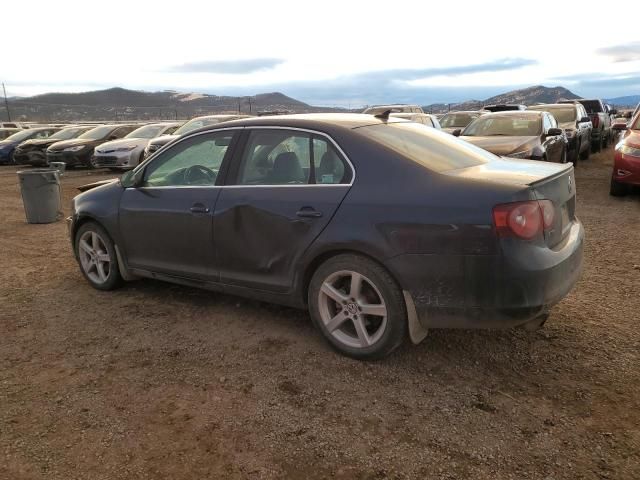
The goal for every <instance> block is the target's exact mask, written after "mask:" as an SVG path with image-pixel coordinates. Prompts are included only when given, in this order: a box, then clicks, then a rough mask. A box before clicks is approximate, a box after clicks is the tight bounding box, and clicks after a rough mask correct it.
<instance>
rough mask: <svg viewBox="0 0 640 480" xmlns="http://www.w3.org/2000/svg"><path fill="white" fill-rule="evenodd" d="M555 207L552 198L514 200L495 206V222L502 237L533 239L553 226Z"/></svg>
mask: <svg viewBox="0 0 640 480" xmlns="http://www.w3.org/2000/svg"><path fill="white" fill-rule="evenodd" d="M554 219H555V209H554V207H553V203H552V202H551V201H550V200H540V201H539V202H538V201H536V200H532V201H529V202H514V203H505V204H503V205H496V206H495V207H493V223H494V224H495V227H496V232H497V233H498V235H499V236H501V237H517V238H522V239H524V240H531V239H533V238H535V237H536V236H537V235H540V234H542V233H543V231H544V230H548V229H550V228H551V227H552V226H553V221H554Z"/></svg>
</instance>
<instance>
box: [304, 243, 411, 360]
mask: <svg viewBox="0 0 640 480" xmlns="http://www.w3.org/2000/svg"><path fill="white" fill-rule="evenodd" d="M308 301H309V312H310V314H311V318H312V320H313V322H314V324H315V325H316V327H318V329H319V330H320V331H321V332H322V334H323V335H324V337H325V338H326V339H327V340H328V341H329V343H330V344H331V345H332V346H333V347H334V348H335V349H336V350H337V351H339V352H340V353H342V354H344V355H347V356H349V357H352V358H356V359H360V360H375V359H379V358H382V357H385V356H387V355H389V354H390V353H391V352H393V351H394V350H395V349H396V348H398V347H399V346H400V344H401V343H402V341H403V340H404V338H405V336H406V330H407V314H406V309H405V304H404V299H403V296H402V291H401V290H400V288H399V287H398V285H397V284H396V282H395V281H394V279H393V278H392V277H391V275H389V273H388V272H387V271H386V270H385V269H384V268H383V267H382V266H380V265H379V264H377V263H375V262H373V261H371V260H369V259H368V258H365V257H362V256H359V255H354V254H345V255H338V256H336V257H333V258H331V259H329V260H327V261H326V262H325V263H323V264H322V265H321V266H320V267H319V268H318V270H316V272H315V274H314V275H313V278H312V279H311V283H310V285H309V292H308Z"/></svg>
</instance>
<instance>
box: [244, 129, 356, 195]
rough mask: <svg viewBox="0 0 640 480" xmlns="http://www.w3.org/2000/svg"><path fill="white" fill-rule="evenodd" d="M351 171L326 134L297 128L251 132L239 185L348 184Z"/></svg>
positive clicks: (245, 150)
mask: <svg viewBox="0 0 640 480" xmlns="http://www.w3.org/2000/svg"><path fill="white" fill-rule="evenodd" d="M349 172H350V170H348V169H347V168H346V167H345V164H344V161H343V160H342V158H341V157H340V155H339V154H338V153H337V152H336V150H335V148H334V147H333V145H332V144H331V143H330V142H329V141H327V140H326V139H325V138H324V137H320V136H315V135H312V134H310V133H306V132H300V131H294V130H280V129H278V130H275V129H274V130H267V129H264V130H263V129H256V130H253V131H251V132H250V133H249V138H248V141H247V143H246V147H245V149H244V152H243V154H242V159H241V162H240V167H239V172H238V182H237V183H238V184H239V185H304V184H340V183H348V181H349V180H348V173H349Z"/></svg>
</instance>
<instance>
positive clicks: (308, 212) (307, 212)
mask: <svg viewBox="0 0 640 480" xmlns="http://www.w3.org/2000/svg"><path fill="white" fill-rule="evenodd" d="M296 215H297V216H299V217H308V218H309V217H310V218H318V217H321V216H322V212H319V211H317V210H316V209H315V208H313V207H302V208H301V209H300V210H298V211H297V212H296Z"/></svg>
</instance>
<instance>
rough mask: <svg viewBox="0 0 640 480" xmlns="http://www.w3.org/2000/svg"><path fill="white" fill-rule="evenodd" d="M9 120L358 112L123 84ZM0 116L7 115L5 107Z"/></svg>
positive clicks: (525, 94) (43, 104) (36, 105)
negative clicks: (154, 90) (120, 86)
mask: <svg viewBox="0 0 640 480" xmlns="http://www.w3.org/2000/svg"><path fill="white" fill-rule="evenodd" d="M575 98H580V97H579V96H578V95H576V94H575V93H573V92H571V91H570V90H567V89H566V88H564V87H545V86H542V85H536V86H533V87H528V88H523V89H519V90H513V91H510V92H506V93H502V94H500V95H496V96H493V97H490V98H487V99H485V100H468V101H465V102H461V103H455V104H446V103H436V104H432V105H425V106H424V107H423V108H424V110H425V111H426V112H432V113H441V112H446V111H448V110H476V109H479V108H482V107H483V106H484V105H488V104H495V103H521V104H524V105H533V104H536V103H554V102H557V101H559V100H564V99H575ZM607 102H608V103H611V104H614V105H617V106H635V105H636V104H638V102H640V95H635V96H628V97H618V98H612V99H608V100H607ZM9 105H10V109H11V115H12V118H13V119H18V120H23V121H26V120H28V121H43V122H55V121H59V122H65V121H66V122H68V121H82V120H84V121H89V120H103V121H110V120H120V121H122V120H160V119H187V118H192V117H195V116H198V115H206V114H215V113H237V112H241V113H247V114H249V113H250V114H254V115H255V114H259V113H265V112H280V113H282V112H287V113H308V112H348V111H360V110H359V109H357V110H348V109H341V108H331V107H316V106H313V105H309V104H307V103H304V102H301V101H299V100H296V99H294V98H291V97H288V96H287V95H285V94H283V93H280V92H271V93H260V94H257V95H253V96H250V97H247V96H245V97H233V96H224V95H223V96H220V95H210V94H204V93H180V92H176V91H173V90H164V91H159V92H145V91H138V90H128V89H125V88H119V87H116V88H109V89H107V90H96V91H91V92H80V93H46V94H42V95H36V96H33V97H21V98H16V97H14V98H11V99H9ZM0 112H1V114H0V116H2V117H6V113H5V112H4V109H0Z"/></svg>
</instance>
